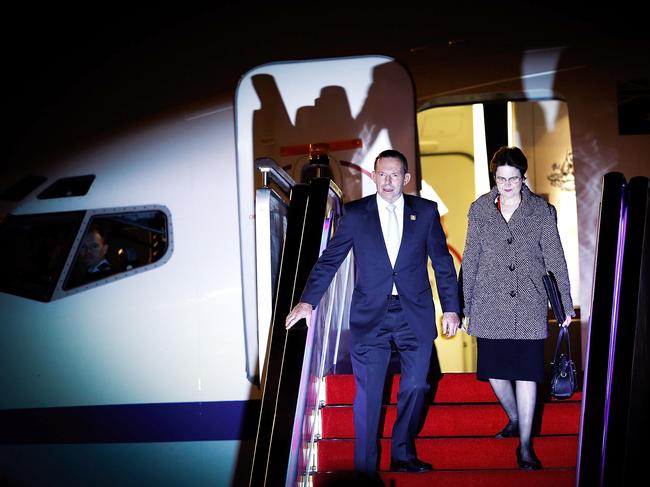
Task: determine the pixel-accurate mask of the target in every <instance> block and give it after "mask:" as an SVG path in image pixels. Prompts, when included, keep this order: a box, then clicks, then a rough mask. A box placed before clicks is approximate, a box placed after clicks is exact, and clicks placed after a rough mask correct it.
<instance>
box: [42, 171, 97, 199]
mask: <svg viewBox="0 0 650 487" xmlns="http://www.w3.org/2000/svg"><path fill="white" fill-rule="evenodd" d="M94 180H95V175H94V174H89V175H87V176H75V177H71V178H61V179H58V180H57V181H55V182H54V183H52V184H51V185H50V186H48V187H47V188H45V189H44V190H43V191H42V192H41V193H40V194H39V195H38V196H37V198H38V199H39V200H46V199H51V198H67V197H70V196H84V195H85V194H87V193H88V190H89V189H90V185H91V184H93V181H94Z"/></svg>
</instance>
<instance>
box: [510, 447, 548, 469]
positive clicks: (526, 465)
mask: <svg viewBox="0 0 650 487" xmlns="http://www.w3.org/2000/svg"><path fill="white" fill-rule="evenodd" d="M516 454H517V465H519V468H521V469H523V470H540V469H541V468H542V462H540V461H539V458H537V456H536V455H535V452H534V451H533V450H532V448H531V450H530V454H531V456H532V460H524V459H523V458H522V457H521V445H519V446H517V450H516Z"/></svg>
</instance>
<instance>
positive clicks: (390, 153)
mask: <svg viewBox="0 0 650 487" xmlns="http://www.w3.org/2000/svg"><path fill="white" fill-rule="evenodd" d="M384 158H393V159H399V160H400V161H401V162H402V169H403V170H404V174H406V173H407V172H409V163H408V161H407V160H406V156H405V155H404V154H402V153H401V152H400V151H397V150H395V149H388V150H385V151H382V152H380V153H379V155H378V156H377V158H376V159H375V169H377V161H379V159H384Z"/></svg>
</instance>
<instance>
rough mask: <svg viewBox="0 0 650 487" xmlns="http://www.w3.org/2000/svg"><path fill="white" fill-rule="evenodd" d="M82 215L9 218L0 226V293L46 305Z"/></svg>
mask: <svg viewBox="0 0 650 487" xmlns="http://www.w3.org/2000/svg"><path fill="white" fill-rule="evenodd" d="M84 213H85V212H83V211H78V212H71V213H50V214H41V215H8V216H7V217H6V219H5V220H4V221H3V222H2V224H1V225H0V291H3V292H6V293H10V294H16V295H18V296H24V297H27V298H31V299H36V300H38V301H49V300H50V298H51V296H52V293H53V291H54V288H55V286H56V283H57V280H58V278H59V275H60V273H61V269H62V268H63V265H64V263H65V260H66V257H67V256H68V253H69V251H70V247H71V246H72V242H73V241H74V239H75V236H76V235H77V232H78V230H79V226H80V225H81V222H82V220H83V217H84Z"/></svg>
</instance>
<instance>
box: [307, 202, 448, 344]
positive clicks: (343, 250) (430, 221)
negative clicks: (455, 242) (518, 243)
mask: <svg viewBox="0 0 650 487" xmlns="http://www.w3.org/2000/svg"><path fill="white" fill-rule="evenodd" d="M376 198H377V196H376V195H371V196H367V197H365V198H362V199H360V200H357V201H353V202H351V203H348V204H346V205H345V207H344V213H343V216H342V218H341V220H340V225H339V228H338V229H337V230H336V231H335V233H334V236H333V237H332V239H331V240H330V242H329V244H328V245H327V248H326V249H325V251H324V252H323V253H322V254H321V256H320V258H319V259H318V262H317V263H316V264H315V265H314V268H313V269H312V271H311V273H310V275H309V279H308V280H307V284H306V285H305V289H304V291H303V293H302V296H301V298H300V301H301V302H304V303H309V304H311V305H312V306H316V305H317V304H318V303H319V302H320V299H321V297H322V296H323V294H324V293H325V291H326V290H327V288H328V287H329V285H330V282H331V281H332V278H333V277H334V275H335V274H336V271H337V270H338V268H339V266H340V265H341V263H342V262H343V261H344V260H345V257H346V256H347V254H348V252H349V250H350V249H352V250H353V251H354V262H355V284H354V292H353V294H352V304H351V309H350V333H351V338H352V341H353V343H363V342H364V341H366V339H370V338H372V337H373V336H374V335H375V334H376V330H377V328H378V327H379V325H380V324H381V322H382V319H383V317H384V315H385V313H386V310H387V307H388V301H387V299H386V297H387V295H389V294H392V288H393V283H395V286H396V287H397V292H398V293H399V296H400V303H401V305H402V309H403V311H404V313H405V316H406V319H407V321H408V323H409V326H410V327H411V329H412V330H413V332H414V333H415V335H416V336H417V338H418V340H421V341H423V342H424V343H426V342H427V341H428V342H431V341H433V340H434V339H435V338H436V336H437V330H436V324H435V323H436V322H435V310H434V305H433V296H432V293H431V284H430V282H429V275H428V273H427V257H428V258H430V259H431V264H432V266H433V269H434V272H435V276H436V284H437V288H438V295H439V296H440V301H441V304H442V309H443V311H445V312H449V311H455V312H457V313H458V312H459V311H460V306H459V300H458V281H457V277H456V270H455V269H454V263H453V260H452V258H451V255H450V254H449V250H448V249H447V241H446V238H445V234H444V232H443V230H442V226H441V224H440V215H439V213H438V205H437V204H436V203H435V202H433V201H429V200H426V199H423V198H419V197H417V196H412V195H407V194H405V195H404V219H403V222H404V223H403V231H402V240H401V244H400V249H399V253H398V255H397V260H396V262H395V268H394V269H393V267H392V266H391V263H390V259H389V257H388V251H387V250H386V244H385V242H384V237H383V233H382V230H381V222H380V221H379V213H378V209H377V199H376Z"/></svg>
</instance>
